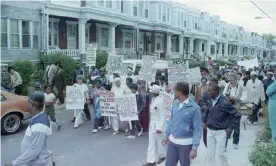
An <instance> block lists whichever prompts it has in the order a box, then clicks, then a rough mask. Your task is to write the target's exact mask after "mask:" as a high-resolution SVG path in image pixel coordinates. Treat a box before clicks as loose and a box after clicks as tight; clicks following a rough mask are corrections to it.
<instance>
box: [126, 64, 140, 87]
mask: <svg viewBox="0 0 276 166" xmlns="http://www.w3.org/2000/svg"><path fill="white" fill-rule="evenodd" d="M126 78H131V79H132V81H133V83H134V84H135V83H136V82H137V80H136V78H135V76H134V74H133V71H132V68H131V67H128V68H127V77H126Z"/></svg>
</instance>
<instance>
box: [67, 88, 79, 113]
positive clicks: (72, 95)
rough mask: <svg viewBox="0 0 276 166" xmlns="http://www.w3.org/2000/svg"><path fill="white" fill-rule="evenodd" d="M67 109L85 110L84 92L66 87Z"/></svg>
mask: <svg viewBox="0 0 276 166" xmlns="http://www.w3.org/2000/svg"><path fill="white" fill-rule="evenodd" d="M65 105H66V109H83V108H84V91H83V90H82V89H81V88H78V87H75V86H66V98H65Z"/></svg>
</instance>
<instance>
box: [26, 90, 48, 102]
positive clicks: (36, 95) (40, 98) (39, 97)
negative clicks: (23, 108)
mask: <svg viewBox="0 0 276 166" xmlns="http://www.w3.org/2000/svg"><path fill="white" fill-rule="evenodd" d="M44 100H45V96H44V93H43V92H39V91H34V92H33V93H32V94H31V95H30V96H29V101H34V102H38V103H44Z"/></svg>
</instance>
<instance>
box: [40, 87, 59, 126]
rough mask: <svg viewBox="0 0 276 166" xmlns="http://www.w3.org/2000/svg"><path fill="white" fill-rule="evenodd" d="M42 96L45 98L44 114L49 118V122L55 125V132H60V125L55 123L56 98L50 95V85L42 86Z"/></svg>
mask: <svg viewBox="0 0 276 166" xmlns="http://www.w3.org/2000/svg"><path fill="white" fill-rule="evenodd" d="M44 96H45V102H44V104H45V112H46V113H47V115H48V116H49V117H50V119H51V121H53V122H54V123H56V124H57V131H60V128H61V124H60V123H58V122H57V119H56V117H55V114H56V113H55V106H54V104H55V103H56V96H55V95H54V94H53V93H52V88H51V86H50V85H45V86H44Z"/></svg>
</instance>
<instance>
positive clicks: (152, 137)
mask: <svg viewBox="0 0 276 166" xmlns="http://www.w3.org/2000/svg"><path fill="white" fill-rule="evenodd" d="M160 90H161V88H160V86H158V85H153V86H152V87H151V88H150V90H149V91H150V93H151V94H152V100H151V103H150V124H149V145H148V151H147V163H145V164H144V165H143V166H155V165H156V164H160V163H162V162H163V161H164V160H165V147H164V145H163V144H162V140H163V135H164V134H163V132H164V129H165V123H166V120H165V110H166V105H165V103H164V101H163V100H162V98H161V97H160V96H159V92H160Z"/></svg>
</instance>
